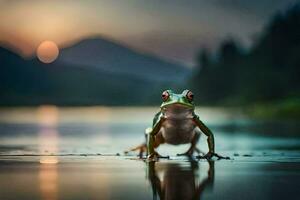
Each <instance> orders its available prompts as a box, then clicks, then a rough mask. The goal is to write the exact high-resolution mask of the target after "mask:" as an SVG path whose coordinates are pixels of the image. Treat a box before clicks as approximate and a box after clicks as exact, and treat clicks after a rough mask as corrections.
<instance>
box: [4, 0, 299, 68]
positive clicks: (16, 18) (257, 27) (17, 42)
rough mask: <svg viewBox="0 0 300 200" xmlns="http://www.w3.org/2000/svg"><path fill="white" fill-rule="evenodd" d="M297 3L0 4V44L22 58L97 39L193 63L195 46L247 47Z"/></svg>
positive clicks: (105, 0) (133, 1)
mask: <svg viewBox="0 0 300 200" xmlns="http://www.w3.org/2000/svg"><path fill="white" fill-rule="evenodd" d="M295 2H297V0H285V1H281V0H262V1H255V2H254V1H247V0H230V1H226V3H225V1H221V0H210V1H204V0H203V1H201V0H200V1H198V0H194V1H192V0H191V1H179V0H172V1H171V0H166V1H159V0H152V1H146V0H140V1H138V0H131V1H109V0H101V1H99V0H98V1H92V0H90V1H31V0H27V1H21V0H20V1H14V0H11V1H8V0H2V1H1V0H0V41H1V44H2V46H6V47H9V48H11V49H13V50H14V51H15V52H17V53H19V54H20V55H22V56H23V57H28V58H29V57H32V56H34V52H35V50H36V48H37V46H38V45H39V44H40V43H41V42H42V41H44V40H51V41H54V42H55V43H57V44H58V45H59V46H60V47H64V46H68V45H71V44H72V43H74V42H75V41H77V40H81V39H83V38H88V37H90V36H95V35H101V36H104V37H107V38H112V39H114V40H117V41H120V42H122V43H125V44H127V45H129V46H132V47H134V48H137V49H140V50H143V51H147V52H150V53H153V54H157V55H158V56H160V57H162V58H165V59H170V60H175V61H180V62H184V63H185V64H193V61H194V57H195V54H196V52H197V50H198V49H199V48H200V47H201V46H205V47H207V48H211V49H214V48H215V47H216V45H218V44H219V42H220V41H221V40H223V39H224V38H227V37H235V38H238V39H239V40H240V41H241V43H242V44H243V45H244V46H245V47H250V46H251V44H252V43H253V41H254V38H255V35H256V34H257V33H258V32H259V31H261V29H262V28H263V26H264V25H265V23H267V22H268V21H269V20H270V17H272V16H273V14H274V13H275V12H277V11H280V10H285V9H286V8H287V7H289V6H291V5H293V4H294V3H295Z"/></svg>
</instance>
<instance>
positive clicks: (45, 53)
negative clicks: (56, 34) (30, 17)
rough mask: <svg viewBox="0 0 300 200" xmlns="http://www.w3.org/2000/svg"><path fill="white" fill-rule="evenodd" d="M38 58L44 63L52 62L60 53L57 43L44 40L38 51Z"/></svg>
mask: <svg viewBox="0 0 300 200" xmlns="http://www.w3.org/2000/svg"><path fill="white" fill-rule="evenodd" d="M36 54H37V57H38V59H39V60H40V61H41V62H43V63H52V62H53V61H55V60H56V58H57V57H58V55H59V49H58V47H57V44H55V42H53V41H48V40H47V41H43V42H42V43H41V44H40V45H39V46H38V48H37V51H36Z"/></svg>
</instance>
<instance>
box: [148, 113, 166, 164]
mask: <svg viewBox="0 0 300 200" xmlns="http://www.w3.org/2000/svg"><path fill="white" fill-rule="evenodd" d="M165 120H166V118H165V117H163V116H162V117H160V119H159V120H158V121H157V122H156V123H155V124H154V126H153V129H152V131H151V132H150V133H149V134H148V139H147V149H148V159H154V158H155V157H159V155H158V153H157V152H155V150H154V148H156V147H158V146H159V145H160V144H161V143H162V141H160V140H159V138H161V137H156V136H157V134H158V133H159V131H160V130H161V127H162V124H163V122H164V121H165Z"/></svg>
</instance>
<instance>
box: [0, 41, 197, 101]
mask: <svg viewBox="0 0 300 200" xmlns="http://www.w3.org/2000/svg"><path fill="white" fill-rule="evenodd" d="M190 73H191V70H190V69H189V68H187V67H185V66H181V65H179V64H176V63H172V62H168V61H165V60H162V59H160V58H158V57H156V56H153V55H149V54H146V53H141V52H139V51H137V50H133V49H131V48H129V47H127V46H124V45H122V44H119V43H117V42H114V41H111V40H108V39H105V38H102V37H97V38H89V39H85V40H81V41H79V42H77V43H75V44H74V45H72V46H70V47H67V48H64V49H61V50H60V54H59V57H58V59H57V60H55V61H54V62H53V63H50V64H45V63H42V62H40V61H39V60H38V59H37V58H33V59H30V60H24V59H23V58H22V57H20V56H19V55H17V54H15V53H13V52H12V51H10V50H8V49H5V48H2V47H0V105H2V106H10V105H12V106H13V105H40V104H54V105H144V104H151V103H154V102H159V101H160V93H161V90H163V89H166V88H174V87H178V86H180V85H183V84H184V82H185V80H186V79H187V77H188V76H189V75H190Z"/></svg>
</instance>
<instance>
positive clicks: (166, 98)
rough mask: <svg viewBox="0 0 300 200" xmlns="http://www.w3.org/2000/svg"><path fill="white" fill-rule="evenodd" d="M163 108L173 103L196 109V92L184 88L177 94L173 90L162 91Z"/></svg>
mask: <svg viewBox="0 0 300 200" xmlns="http://www.w3.org/2000/svg"><path fill="white" fill-rule="evenodd" d="M162 100H163V102H162V104H161V106H160V107H161V108H162V109H163V108H166V107H169V106H173V105H178V106H183V107H186V108H189V109H194V107H195V106H194V102H193V100H194V94H193V93H192V92H191V91H190V90H184V91H183V92H182V93H181V94H176V93H174V92H173V91H172V90H166V91H164V92H163V93H162Z"/></svg>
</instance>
